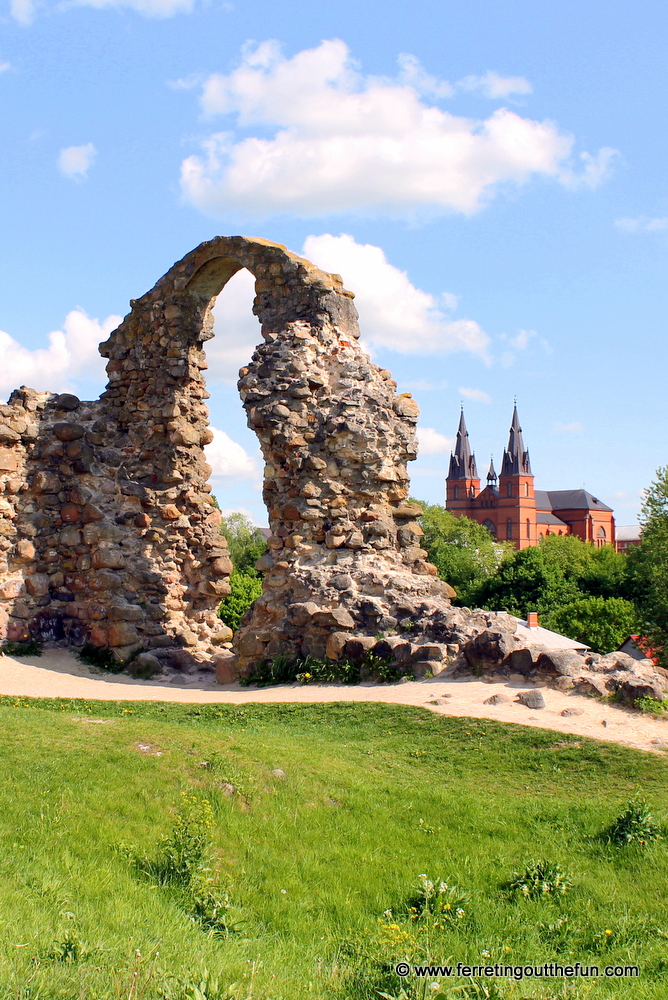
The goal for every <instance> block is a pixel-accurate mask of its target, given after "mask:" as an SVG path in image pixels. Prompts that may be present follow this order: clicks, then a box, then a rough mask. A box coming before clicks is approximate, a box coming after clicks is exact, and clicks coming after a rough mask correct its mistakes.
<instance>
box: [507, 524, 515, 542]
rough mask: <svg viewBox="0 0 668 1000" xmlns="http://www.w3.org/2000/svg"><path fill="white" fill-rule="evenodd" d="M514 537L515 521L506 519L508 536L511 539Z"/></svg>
mask: <svg viewBox="0 0 668 1000" xmlns="http://www.w3.org/2000/svg"><path fill="white" fill-rule="evenodd" d="M512 537H513V522H512V521H506V538H507V539H508V540H509V541H510V540H511V539H512Z"/></svg>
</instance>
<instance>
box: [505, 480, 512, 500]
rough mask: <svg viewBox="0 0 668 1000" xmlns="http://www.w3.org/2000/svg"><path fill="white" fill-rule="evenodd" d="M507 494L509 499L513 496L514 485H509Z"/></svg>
mask: <svg viewBox="0 0 668 1000" xmlns="http://www.w3.org/2000/svg"><path fill="white" fill-rule="evenodd" d="M506 494H507V496H509V497H511V496H512V495H513V484H512V483H508V488H507V490H506Z"/></svg>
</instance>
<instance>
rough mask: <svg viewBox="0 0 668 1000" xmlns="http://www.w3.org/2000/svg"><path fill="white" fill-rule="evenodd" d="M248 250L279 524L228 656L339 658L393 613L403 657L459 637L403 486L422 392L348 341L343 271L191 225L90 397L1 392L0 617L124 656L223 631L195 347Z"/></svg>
mask: <svg viewBox="0 0 668 1000" xmlns="http://www.w3.org/2000/svg"><path fill="white" fill-rule="evenodd" d="M242 267H246V268H248V269H249V270H250V271H251V272H252V273H253V275H254V276H255V278H256V299H255V304H254V312H255V313H256V315H257V316H258V317H259V319H260V322H261V325H262V337H263V343H262V344H261V345H260V346H259V347H258V348H257V350H256V352H255V354H254V355H253V358H252V361H251V363H250V364H249V366H248V367H247V368H244V369H242V370H241V372H240V382H239V388H240V393H241V397H242V400H243V404H244V407H245V409H246V412H247V415H248V422H249V426H250V427H251V428H252V429H253V430H254V431H255V432H256V434H257V436H258V438H259V441H260V445H261V448H262V452H263V455H264V459H265V478H264V499H265V502H266V505H267V510H268V514H269V523H270V526H271V532H272V534H271V537H270V538H269V552H268V553H267V555H265V556H264V557H263V559H262V561H261V568H262V569H263V570H264V572H265V581H264V591H263V595H262V597H261V598H260V599H259V600H258V601H257V602H256V603H255V605H254V607H253V608H252V610H251V612H250V613H249V614H248V615H247V618H246V620H245V621H244V623H243V626H242V628H241V629H240V631H239V632H238V633H237V636H236V637H235V653H236V661H235V668H236V669H237V670H238V671H240V672H241V673H244V672H246V671H247V670H248V669H249V667H250V666H251V665H252V664H253V663H255V662H257V661H258V660H260V659H262V658H263V657H268V656H275V655H277V654H279V653H288V654H291V655H307V654H309V653H310V654H311V655H314V656H318V657H320V656H325V655H326V656H328V657H329V658H331V659H337V658H339V657H340V656H341V655H343V654H344V653H345V655H350V654H351V652H354V651H355V650H357V649H358V648H359V649H363V648H369V646H370V645H371V644H372V643H373V642H375V641H376V637H377V636H378V634H379V633H383V632H387V631H396V630H397V629H398V630H399V631H402V630H403V633H404V634H405V635H407V636H408V637H409V641H408V643H406V642H404V643H403V645H404V646H406V645H408V646H409V647H410V650H409V651H408V652H406V651H404V655H411V656H416V655H418V656H419V655H423V658H425V657H426V658H428V654H427V652H426V651H425V650H423V653H422V654H420V652H419V650H418V651H417V653H416V649H415V648H414V647H419V646H424V645H425V644H428V643H430V642H431V643H437V644H438V643H440V644H441V646H442V649H445V644H447V643H449V642H450V643H454V642H456V641H457V640H458V638H459V639H460V640H461V638H462V635H463V633H462V621H461V619H462V614H461V611H455V609H452V608H450V602H449V597H451V596H452V594H453V591H452V590H451V588H450V587H449V586H448V585H447V584H446V583H443V582H442V581H440V580H439V579H438V577H437V573H436V570H435V568H434V567H433V566H431V565H430V564H429V563H428V562H426V552H425V551H424V550H423V549H422V548H421V547H420V536H421V534H422V532H421V529H420V527H419V524H418V522H417V521H416V517H417V516H419V514H420V509H419V508H418V507H417V505H415V504H411V503H410V502H409V501H408V496H409V479H408V474H407V471H406V463H407V462H408V461H410V460H412V459H413V458H415V456H416V437H415V424H416V422H417V419H418V407H417V405H416V403H415V402H414V401H413V399H412V398H411V397H410V396H409V395H407V394H403V395H396V384H395V382H394V381H393V380H392V377H391V375H390V373H389V372H388V371H385V370H382V369H380V368H379V367H378V366H377V365H374V364H372V363H371V362H370V360H369V358H368V356H367V355H366V354H365V353H364V351H363V350H362V349H361V348H360V346H359V343H358V339H359V329H358V324H357V312H356V310H355V308H354V305H353V301H352V299H353V296H352V294H351V293H350V292H347V291H346V290H345V289H344V288H343V285H342V282H341V279H340V278H339V277H338V276H337V275H330V274H326V273H325V272H323V271H320V270H318V269H317V268H316V267H314V266H313V265H312V264H310V263H309V262H308V261H306V260H303V259H301V258H299V257H297V256H295V255H294V254H292V253H289V252H288V251H287V250H286V249H285V248H284V247H282V246H280V245H278V244H273V243H269V242H267V241H263V240H250V239H245V238H243V237H219V238H217V239H214V240H211V241H210V242H207V243H203V244H202V245H201V246H200V247H198V248H197V249H196V250H194V251H192V253H190V254H188V255H187V256H186V257H185V258H184V259H183V260H182V261H180V262H178V263H177V264H175V265H174V266H173V267H172V268H171V270H170V271H169V272H168V273H167V274H166V275H165V276H164V277H163V278H161V279H160V281H159V282H158V283H157V284H156V286H155V287H154V288H153V289H152V290H151V291H150V292H148V293H147V294H146V295H144V296H143V297H142V298H141V299H137V300H133V301H132V302H131V312H130V313H129V315H128V316H126V318H125V319H124V320H123V322H122V323H121V325H120V326H119V327H118V329H116V330H115V331H114V332H113V333H112V334H111V336H110V337H109V339H108V340H107V341H106V343H104V344H102V345H101V347H100V351H101V353H102V355H103V356H104V357H106V358H108V359H109V360H108V364H107V372H108V375H109V383H108V386H107V389H106V391H105V392H104V393H103V395H102V397H101V398H100V400H98V401H95V402H81V401H79V400H78V399H77V398H76V397H75V396H71V395H69V394H61V395H60V396H56V395H54V394H50V393H46V392H36V391H35V390H32V389H26V388H22V389H20V390H17V391H15V392H14V393H13V394H12V396H11V397H10V400H9V402H8V404H7V405H6V406H3V407H0V490H1V491H2V493H1V495H0V634H1V635H5V636H7V637H9V638H10V639H14V640H16V639H20V638H23V637H25V636H27V635H29V634H30V635H33V636H35V637H38V638H44V639H54V640H58V639H62V640H64V641H67V642H68V643H70V644H71V645H81V644H82V643H83V642H86V641H88V642H92V643H93V644H95V645H97V646H100V647H107V646H108V647H111V648H112V649H114V650H115V651H116V653H117V656H118V657H119V658H123V657H125V656H127V655H128V654H129V653H130V652H131V651H132V650H133V649H136V648H137V647H138V646H142V647H143V648H145V649H149V650H151V651H154V652H156V653H159V655H160V656H162V657H163V658H165V659H167V660H168V659H169V657H172V658H173V659H174V661H175V662H177V663H178V662H179V657H180V656H182V655H183V651H184V650H185V651H186V652H188V653H189V655H190V656H191V657H195V658H197V659H200V660H206V659H207V658H208V659H209V660H210V659H211V657H212V656H213V655H214V654H215V653H216V651H217V647H218V645H219V644H220V642H221V641H224V640H225V639H227V638H228V637H229V630H227V629H226V628H225V627H224V626H223V625H222V624H221V623H220V621H219V620H218V619H217V617H216V610H217V607H218V605H219V603H220V600H221V599H222V597H224V596H225V595H226V594H227V593H229V583H228V577H229V573H230V571H231V563H230V560H229V558H228V554H227V551H226V544H225V541H224V539H222V537H221V536H220V533H219V524H220V517H219V514H218V512H217V511H216V510H215V509H214V508H213V506H212V500H211V496H210V491H211V487H210V485H209V484H208V478H209V475H210V473H211V470H210V468H209V466H208V465H207V464H206V461H205V458H204V452H203V446H204V445H205V444H207V443H208V442H209V441H210V440H211V431H210V430H209V427H208V409H207V406H206V402H205V400H206V399H207V398H208V396H209V394H208V392H207V391H206V387H205V382H204V376H203V372H204V370H205V369H206V360H205V355H204V349H203V347H204V343H205V342H206V340H208V339H209V338H210V337H211V336H212V335H213V334H212V328H213V321H212V316H211V308H212V306H213V304H214V303H215V299H216V296H217V295H218V294H219V292H220V291H221V290H222V289H223V287H224V285H225V283H226V282H227V281H228V280H229V278H230V277H231V276H232V275H233V274H234V273H235V272H236V271H237V270H239V269H240V268H242ZM464 632H466V634H467V635H468V634H470V632H471V630H470V629H464ZM460 633H462V635H460ZM396 641H397V642H398V640H396ZM392 642H394V639H393V640H392ZM351 643H352V646H351ZM355 643H357V646H356V645H355ZM430 648H431V647H430ZM429 655H431V654H429ZM433 655H434V656H435V658H437V659H439V658H441V655H442V653H439V654H438V655H437V654H436V653H434V654H433Z"/></svg>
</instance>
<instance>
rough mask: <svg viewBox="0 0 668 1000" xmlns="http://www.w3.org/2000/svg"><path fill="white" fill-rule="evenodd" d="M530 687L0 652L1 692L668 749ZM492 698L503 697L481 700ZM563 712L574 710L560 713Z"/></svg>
mask: <svg viewBox="0 0 668 1000" xmlns="http://www.w3.org/2000/svg"><path fill="white" fill-rule="evenodd" d="M534 687H536V685H534V684H532V683H531V682H527V681H521V680H515V681H514V680H506V681H497V682H490V681H485V680H482V679H477V678H456V679H453V678H439V677H432V678H429V679H427V680H421V681H405V682H402V683H399V684H359V685H356V686H342V685H339V684H314V685H307V686H300V685H296V684H291V685H281V686H278V687H270V688H261V689H259V690H258V689H256V688H253V687H242V686H241V685H240V684H226V685H221V684H207V685H202V684H194V683H188V681H187V680H179V679H177V683H173V682H172V683H163V682H160V681H141V680H134V679H133V678H132V677H127V676H124V675H119V674H113V675H109V674H104V673H103V672H101V671H97V670H95V669H94V668H92V667H87V666H85V665H84V664H82V663H80V662H79V661H78V660H77V659H76V657H75V656H74V655H73V654H72V653H70V652H68V651H66V650H62V649H53V650H46V651H45V653H44V655H43V656H41V657H31V656H26V657H20V658H15V657H12V656H2V657H0V694H1V695H10V696H11V695H14V696H23V697H33V698H87V699H97V700H100V701H173V702H187V703H207V704H211V703H215V702H226V703H228V704H235V705H240V704H243V703H247V702H262V703H264V704H267V703H271V702H274V703H275V702H301V703H314V702H327V701H339V702H340V701H374V702H381V703H384V704H396V705H417V706H420V707H422V708H427V709H429V710H430V711H432V712H436V713H438V714H440V715H457V716H468V717H472V718H477V719H496V720H498V721H499V722H517V723H521V724H522V725H524V726H536V727H538V728H541V729H553V730H555V731H557V732H560V733H573V734H575V735H576V736H588V737H590V738H593V739H597V740H607V741H610V742H613V743H620V744H622V746H628V747H634V748H635V749H637V750H646V751H649V752H652V753H665V752H668V720H664V719H660V718H659V719H657V718H654V717H652V716H647V715H641V714H640V713H639V712H637V711H634V710H632V709H628V708H623V707H622V706H620V705H613V704H606V703H603V702H600V701H597V700H596V699H593V698H588V697H583V696H581V695H575V694H563V693H562V692H560V691H554V690H553V689H552V688H549V687H545V686H541V690H542V693H543V697H544V699H545V708H543V709H529V708H526V707H525V706H524V705H522V704H520V703H518V702H516V701H515V700H514V699H515V698H516V697H517V695H518V694H519V692H520V691H526V690H528V689H531V688H534ZM493 695H501V696H503V697H504V698H505V699H508V700H507V701H505V700H504V701H501V702H500V703H499V704H496V705H489V704H485V702H486V701H487V699H489V698H491V697H492V696H493ZM564 709H577V711H578V714H572V715H570V714H569V715H567V716H564V715H562V712H563V711H564Z"/></svg>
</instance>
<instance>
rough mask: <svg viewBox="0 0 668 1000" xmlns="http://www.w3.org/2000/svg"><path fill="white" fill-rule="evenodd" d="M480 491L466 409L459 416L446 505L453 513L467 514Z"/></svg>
mask: <svg viewBox="0 0 668 1000" xmlns="http://www.w3.org/2000/svg"><path fill="white" fill-rule="evenodd" d="M479 492H480V479H479V477H478V470H477V469H476V464H475V455H474V454H473V452H472V451H471V445H470V443H469V432H468V431H467V429H466V421H465V420H464V409H463V407H462V412H461V415H460V417H459V429H458V430H457V442H456V444H455V450H454V452H453V453H452V454H451V455H450V468H449V470H448V478H447V479H446V493H445V505H446V507H447V508H448V510H451V511H452V512H453V514H456V513H458V512H459V513H460V514H466V513H467V512H468V508H469V505H470V503H471V500H474V499H475V498H476V497H477V495H478V493H479Z"/></svg>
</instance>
